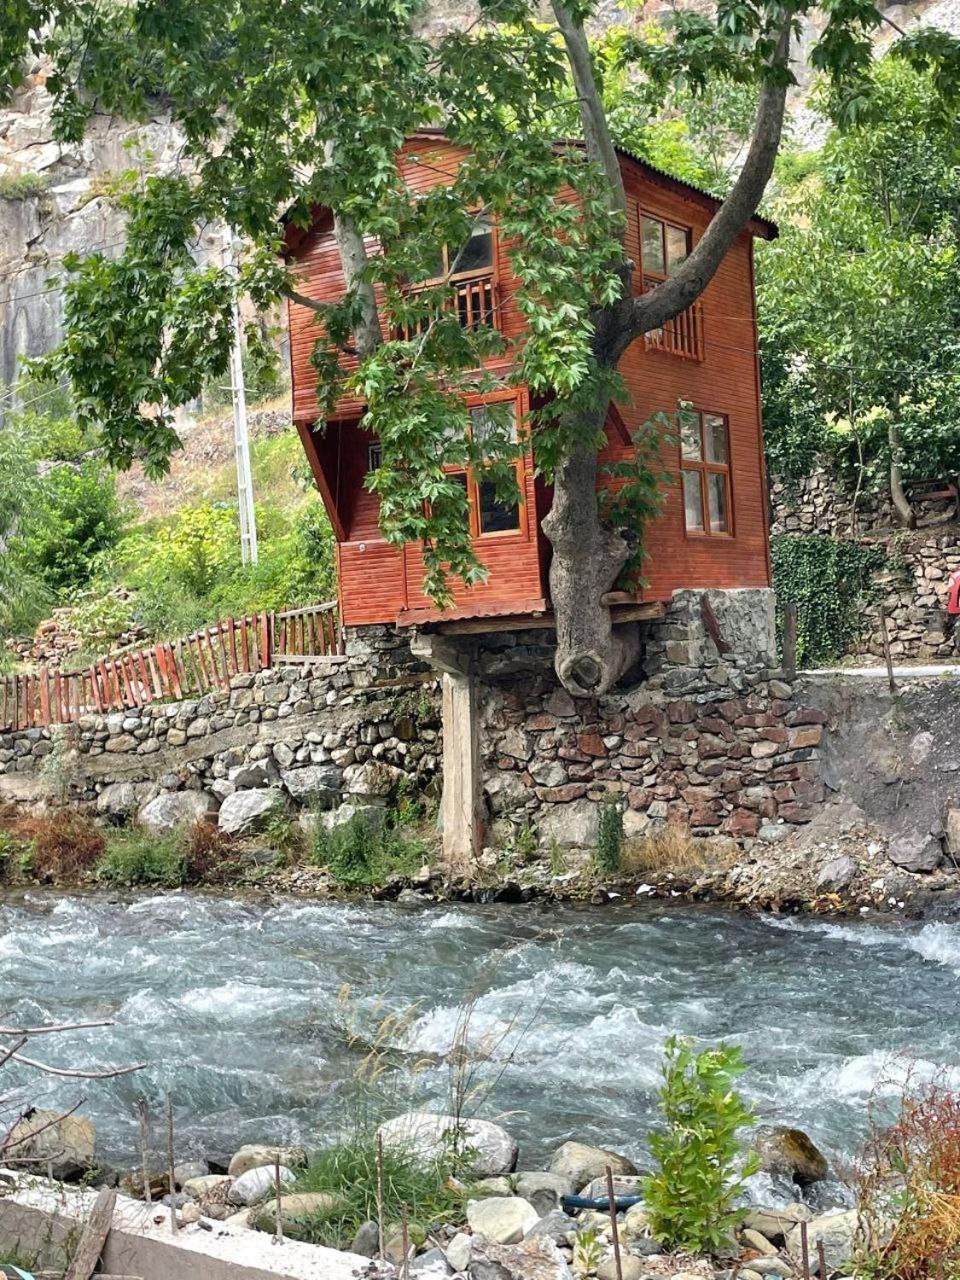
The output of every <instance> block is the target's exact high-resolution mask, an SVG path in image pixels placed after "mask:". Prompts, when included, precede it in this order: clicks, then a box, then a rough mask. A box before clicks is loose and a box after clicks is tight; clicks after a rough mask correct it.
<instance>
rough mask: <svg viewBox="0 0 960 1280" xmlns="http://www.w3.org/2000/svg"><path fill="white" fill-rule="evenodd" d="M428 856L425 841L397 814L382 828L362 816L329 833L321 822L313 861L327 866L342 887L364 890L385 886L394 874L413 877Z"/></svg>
mask: <svg viewBox="0 0 960 1280" xmlns="http://www.w3.org/2000/svg"><path fill="white" fill-rule="evenodd" d="M425 857H426V845H425V844H424V842H423V840H422V839H421V838H420V837H419V836H418V835H417V834H416V833H415V832H414V831H412V830H411V829H410V828H409V827H408V826H406V825H405V824H404V823H403V822H401V821H400V819H399V818H398V817H397V815H396V814H394V813H387V814H386V815H385V816H384V819H383V823H382V825H381V826H380V827H379V828H376V827H374V826H373V825H372V824H371V823H370V822H369V820H368V819H367V818H366V817H365V816H364V815H363V814H362V813H358V814H355V815H354V816H353V817H352V818H351V819H350V821H349V822H346V823H344V824H343V826H341V827H334V828H333V830H332V831H331V830H328V829H327V828H326V827H325V826H324V825H323V823H322V820H321V821H318V823H317V829H316V834H315V836H314V845H313V852H312V854H311V859H310V860H311V861H312V862H313V863H314V864H315V865H317V866H325V867H327V868H328V869H329V871H330V874H331V875H332V876H333V878H334V879H335V880H336V881H337V883H338V884H341V885H343V886H344V887H345V888H351V889H352V888H361V887H369V886H371V885H378V884H382V883H383V881H384V880H385V879H386V877H387V876H388V875H390V874H391V873H395V872H396V873H400V874H402V875H411V874H412V873H413V872H414V871H416V870H418V869H419V868H420V867H421V866H422V865H423V861H424V858H425Z"/></svg>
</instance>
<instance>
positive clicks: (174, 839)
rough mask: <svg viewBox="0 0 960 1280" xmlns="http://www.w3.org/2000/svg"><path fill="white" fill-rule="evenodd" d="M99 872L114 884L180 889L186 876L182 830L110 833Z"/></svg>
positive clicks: (100, 875)
mask: <svg viewBox="0 0 960 1280" xmlns="http://www.w3.org/2000/svg"><path fill="white" fill-rule="evenodd" d="M97 874H98V876H99V877H100V879H101V880H107V881H109V882H110V883H112V884H126V885H133V884H152V885H159V886H160V887H161V888H164V889H177V888H179V887H180V886H181V885H182V884H183V883H184V881H185V879H186V851H185V848H184V842H183V837H182V836H181V835H180V834H171V835H163V836H158V835H149V834H148V833H147V832H146V831H142V830H139V829H136V828H133V829H131V830H127V831H116V832H113V833H111V834H110V835H109V836H108V840H107V851H106V853H105V854H104V856H103V858H102V859H101V861H100V865H99V866H98V868H97Z"/></svg>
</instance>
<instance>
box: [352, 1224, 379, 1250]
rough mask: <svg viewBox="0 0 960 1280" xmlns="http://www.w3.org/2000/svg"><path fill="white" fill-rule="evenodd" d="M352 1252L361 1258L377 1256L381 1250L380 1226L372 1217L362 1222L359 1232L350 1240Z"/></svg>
mask: <svg viewBox="0 0 960 1280" xmlns="http://www.w3.org/2000/svg"><path fill="white" fill-rule="evenodd" d="M350 1252H351V1253H359V1254H360V1256H361V1258H375V1257H376V1256H377V1254H378V1253H379V1252H380V1228H379V1226H378V1225H377V1224H376V1222H374V1221H373V1220H372V1219H369V1220H368V1221H367V1222H361V1223H360V1226H359V1227H358V1228H357V1234H356V1235H355V1236H354V1237H353V1240H352V1241H351V1242H350Z"/></svg>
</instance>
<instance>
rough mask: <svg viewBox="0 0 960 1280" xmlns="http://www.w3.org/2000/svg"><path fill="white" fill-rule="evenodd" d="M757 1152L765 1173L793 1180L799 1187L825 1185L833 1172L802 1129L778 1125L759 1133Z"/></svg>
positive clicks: (754, 1147)
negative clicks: (824, 1182) (826, 1179)
mask: <svg viewBox="0 0 960 1280" xmlns="http://www.w3.org/2000/svg"><path fill="white" fill-rule="evenodd" d="M753 1149H754V1151H755V1152H756V1153H757V1155H758V1156H759V1157H760V1168H761V1169H763V1171H764V1172H765V1173H772V1174H774V1175H775V1176H777V1177H781V1178H789V1179H790V1180H791V1181H793V1182H795V1183H796V1184H797V1186H799V1187H808V1186H810V1185H811V1184H812V1183H814V1182H822V1181H823V1179H824V1178H825V1177H826V1176H827V1174H828V1172H829V1165H828V1164H827V1158H826V1156H825V1155H824V1154H823V1152H822V1151H820V1149H819V1148H818V1147H817V1146H816V1144H815V1143H814V1142H813V1141H812V1139H810V1138H808V1137H807V1135H806V1134H805V1133H804V1132H803V1130H802V1129H791V1128H788V1127H787V1126H785V1125H776V1126H774V1127H772V1128H769V1129H761V1130H759V1131H758V1133H757V1136H756V1138H755V1139H754V1144H753Z"/></svg>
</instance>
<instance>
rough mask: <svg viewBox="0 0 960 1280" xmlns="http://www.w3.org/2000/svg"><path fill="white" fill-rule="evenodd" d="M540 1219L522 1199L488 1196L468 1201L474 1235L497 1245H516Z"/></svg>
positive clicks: (469, 1223) (470, 1222)
mask: <svg viewBox="0 0 960 1280" xmlns="http://www.w3.org/2000/svg"><path fill="white" fill-rule="evenodd" d="M539 1220H540V1218H539V1215H538V1213H537V1211H536V1209H535V1208H534V1207H533V1205H532V1204H530V1203H529V1202H528V1201H526V1200H522V1199H521V1198H520V1197H519V1196H487V1197H485V1198H484V1199H483V1200H468V1201H467V1225H468V1226H469V1228H470V1230H471V1231H472V1232H473V1234H474V1235H475V1236H483V1237H484V1238H485V1239H487V1240H493V1241H494V1242H495V1243H496V1244H516V1243H517V1241H519V1240H522V1239H523V1237H524V1236H525V1235H526V1234H527V1232H528V1231H529V1230H530V1228H531V1227H532V1226H534V1225H535V1224H536V1223H537V1222H539Z"/></svg>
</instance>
